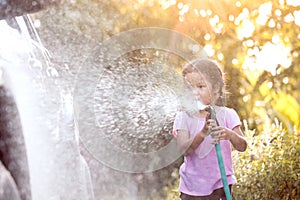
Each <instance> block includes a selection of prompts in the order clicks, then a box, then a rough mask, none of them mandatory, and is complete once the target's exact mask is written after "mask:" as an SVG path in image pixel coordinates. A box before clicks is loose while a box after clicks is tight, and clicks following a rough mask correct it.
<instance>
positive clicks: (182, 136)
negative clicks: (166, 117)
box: [177, 130, 205, 156]
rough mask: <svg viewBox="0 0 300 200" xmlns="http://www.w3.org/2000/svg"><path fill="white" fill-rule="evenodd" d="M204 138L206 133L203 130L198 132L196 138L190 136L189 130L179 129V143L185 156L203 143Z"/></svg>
mask: <svg viewBox="0 0 300 200" xmlns="http://www.w3.org/2000/svg"><path fill="white" fill-rule="evenodd" d="M204 138H205V135H204V133H202V131H200V132H199V133H198V134H196V135H195V137H194V138H190V134H189V132H188V131H187V130H178V131H177V145H178V148H179V150H180V152H182V153H183V155H184V156H188V155H190V154H192V153H193V152H194V151H195V150H196V149H197V147H198V146H199V145H200V144H201V143H202V141H203V140H204Z"/></svg>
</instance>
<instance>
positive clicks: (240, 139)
mask: <svg viewBox="0 0 300 200" xmlns="http://www.w3.org/2000/svg"><path fill="white" fill-rule="evenodd" d="M227 131H229V133H230V135H229V140H230V142H231V144H232V145H233V147H234V148H235V149H236V150H238V151H241V152H243V151H246V149H247V141H246V139H245V137H244V134H243V131H242V130H241V127H240V126H236V127H234V128H233V129H232V130H230V129H228V130H227Z"/></svg>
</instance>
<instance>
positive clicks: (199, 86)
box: [197, 85, 205, 88]
mask: <svg viewBox="0 0 300 200" xmlns="http://www.w3.org/2000/svg"><path fill="white" fill-rule="evenodd" d="M197 87H198V88H204V87H205V85H198V86H197Z"/></svg>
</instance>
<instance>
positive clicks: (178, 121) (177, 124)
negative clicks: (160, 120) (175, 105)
mask: <svg viewBox="0 0 300 200" xmlns="http://www.w3.org/2000/svg"><path fill="white" fill-rule="evenodd" d="M187 119H188V115H187V113H186V112H184V111H180V112H178V113H177V114H176V117H175V120H174V124H173V135H174V136H175V137H176V136H177V130H188V123H187V122H188V120H187Z"/></svg>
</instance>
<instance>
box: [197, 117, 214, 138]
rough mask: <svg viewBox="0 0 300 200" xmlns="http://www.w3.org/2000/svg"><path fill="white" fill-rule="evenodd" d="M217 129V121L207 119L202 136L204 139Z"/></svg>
mask: <svg viewBox="0 0 300 200" xmlns="http://www.w3.org/2000/svg"><path fill="white" fill-rule="evenodd" d="M215 127H217V123H216V121H215V120H213V119H207V120H206V123H205V126H204V127H203V129H202V131H201V132H200V134H201V135H202V137H206V136H208V135H209V134H211V131H212V130H213V129H214V128H215Z"/></svg>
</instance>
